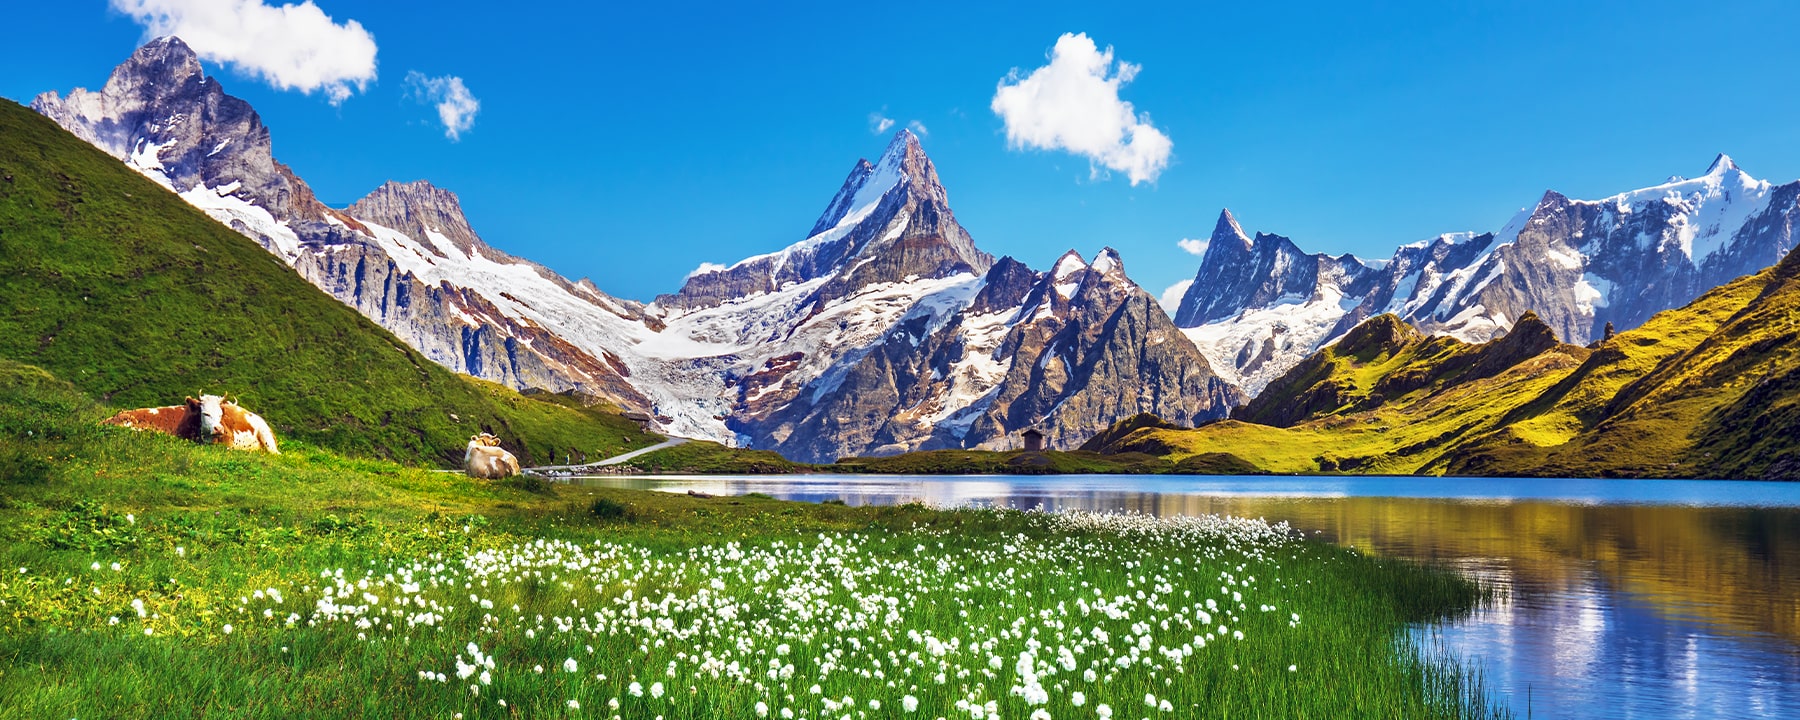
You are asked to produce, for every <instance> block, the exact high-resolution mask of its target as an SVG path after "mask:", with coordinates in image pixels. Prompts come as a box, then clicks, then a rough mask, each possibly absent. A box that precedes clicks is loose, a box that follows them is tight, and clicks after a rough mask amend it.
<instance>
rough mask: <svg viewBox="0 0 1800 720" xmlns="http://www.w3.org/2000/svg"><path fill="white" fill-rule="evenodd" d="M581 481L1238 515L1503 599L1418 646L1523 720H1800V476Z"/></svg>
mask: <svg viewBox="0 0 1800 720" xmlns="http://www.w3.org/2000/svg"><path fill="white" fill-rule="evenodd" d="M581 482H584V483H588V484H595V485H604V486H610V487H631V488H640V489H658V490H670V491H675V492H682V491H686V490H699V491H703V492H708V493H713V494H744V493H750V492H760V493H766V494H769V495H773V496H775V497H779V498H784V499H792V500H806V501H812V502H819V501H823V500H831V499H839V500H843V501H845V502H847V503H850V504H855V505H863V504H893V503H899V502H907V501H914V500H917V501H924V502H927V503H930V504H934V505H976V506H988V505H999V506H1007V507H1019V508H1031V507H1042V508H1045V509H1050V510H1057V509H1086V510H1115V511H1134V512H1145V513H1152V514H1156V515H1176V514H1187V515H1194V514H1203V513H1226V514H1233V515H1242V516H1248V517H1264V518H1267V519H1269V520H1271V521H1283V520H1285V521H1287V522H1288V523H1289V524H1291V525H1293V526H1294V527H1295V528H1298V529H1301V530H1304V531H1306V532H1307V533H1309V534H1313V535H1316V536H1318V537H1321V538H1323V539H1327V540H1331V541H1334V542H1338V543H1342V544H1345V545H1350V546H1353V547H1356V548H1358V549H1360V550H1362V551H1365V552H1371V553H1378V554H1384V555H1394V556H1402V557H1409V558H1414V559H1419V560H1425V561H1429V562H1440V563H1445V564H1447V565H1449V566H1452V567H1455V568H1457V569H1458V570H1460V571H1462V572H1464V573H1466V574H1469V575H1471V576H1473V577H1477V578H1480V579H1481V580H1483V581H1484V582H1487V583H1489V584H1490V585H1491V586H1493V587H1495V588H1496V589H1498V590H1499V591H1500V593H1499V598H1498V599H1497V600H1496V601H1495V602H1494V603H1493V604H1492V605H1490V606H1488V607H1486V608H1484V609H1482V610H1480V611H1477V612H1476V613H1475V614H1474V615H1472V616H1470V617H1467V618H1462V619H1458V620H1456V621H1452V622H1448V623H1443V624H1438V625H1434V626H1430V627H1424V628H1419V629H1418V630H1417V631H1416V632H1415V639H1417V640H1418V641H1419V643H1420V644H1421V645H1423V646H1426V647H1427V648H1428V649H1433V648H1435V649H1441V650H1443V651H1446V652H1449V653H1452V654H1454V655H1456V656H1458V657H1462V658H1465V659H1470V660H1473V661H1475V662H1476V663H1477V664H1479V665H1480V667H1481V668H1482V669H1483V671H1484V672H1485V674H1486V678H1487V682H1488V684H1489V686H1490V687H1492V688H1493V689H1494V691H1495V692H1497V693H1499V694H1500V696H1501V697H1502V698H1503V699H1504V700H1505V701H1506V702H1508V703H1509V704H1510V705H1511V706H1512V707H1513V708H1514V709H1515V710H1516V711H1517V712H1518V715H1519V717H1522V718H1524V717H1530V718H1564V717H1567V718H1733V717H1781V718H1800V483H1787V484H1782V483H1739V482H1690V481H1657V480H1649V481H1645V480H1601V481H1594V480H1544V479H1442V478H1343V477H1323V478H1286V477H1283V478H1168V477H1155V476H1148V477H1147V476H1049V477H1033V476H1020V477H1004V476H975V477H943V476H927V477H905V476H874V477H871V476H818V475H815V476H765V477H758V476H750V477H734V476H708V477H649V478H617V477H607V478H591V479H585V480H582V481H581Z"/></svg>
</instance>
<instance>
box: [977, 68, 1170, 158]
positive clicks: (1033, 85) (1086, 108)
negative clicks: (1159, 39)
mask: <svg viewBox="0 0 1800 720" xmlns="http://www.w3.org/2000/svg"><path fill="white" fill-rule="evenodd" d="M1139 69H1141V68H1140V66H1138V65H1133V64H1131V63H1128V62H1124V61H1119V62H1118V63H1116V64H1115V63H1114V62H1113V51H1112V48H1111V47H1108V48H1106V49H1105V50H1104V51H1102V50H1100V49H1099V48H1098V47H1096V46H1095V45H1094V41H1093V40H1092V39H1090V38H1088V36H1087V34H1086V33H1082V34H1079V35H1074V34H1067V33H1065V34H1064V35H1063V36H1062V37H1060V38H1057V40H1056V46H1055V47H1054V48H1052V49H1051V50H1050V64H1049V65H1045V66H1043V67H1040V68H1038V69H1036V70H1033V71H1031V74H1029V75H1021V73H1020V72H1019V69H1018V68H1013V70H1012V72H1010V73H1007V75H1006V77H1004V78H1002V79H1001V80H1000V84H999V87H998V88H996V89H995V91H994V100H993V103H992V104H991V105H990V106H989V107H991V108H992V109H993V111H994V114H996V115H999V116H1000V119H1001V120H1002V121H1004V122H1005V123H1006V142H1007V145H1008V146H1009V147H1013V148H1034V149H1040V150H1066V151H1068V152H1071V153H1074V154H1076V155H1081V156H1083V157H1086V158H1087V159H1088V161H1089V163H1091V166H1092V171H1093V174H1094V176H1096V177H1098V176H1099V175H1101V173H1102V170H1101V169H1102V168H1105V169H1107V170H1112V171H1117V172H1122V173H1125V175H1126V177H1128V178H1130V179H1131V184H1132V185H1136V184H1138V183H1140V182H1154V181H1155V180H1156V178H1157V176H1158V175H1161V174H1162V171H1163V169H1164V168H1166V167H1168V165H1169V153H1170V151H1171V150H1173V149H1174V147H1175V145H1174V143H1173V142H1172V141H1170V140H1169V136H1168V135H1165V134H1163V132H1162V131H1161V130H1158V129H1156V128H1155V127H1152V126H1151V125H1150V117H1149V116H1148V115H1140V114H1139V113H1138V112H1137V110H1136V109H1135V108H1133V107H1132V106H1131V103H1128V102H1125V101H1124V100H1121V99H1119V88H1121V87H1124V86H1125V84H1126V83H1129V82H1131V79H1132V78H1133V77H1135V76H1136V75H1137V73H1138V70H1139Z"/></svg>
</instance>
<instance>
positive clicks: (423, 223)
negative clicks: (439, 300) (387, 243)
mask: <svg viewBox="0 0 1800 720" xmlns="http://www.w3.org/2000/svg"><path fill="white" fill-rule="evenodd" d="M346 212H348V213H350V214H351V215H352V216H354V217H357V218H359V219H362V220H367V221H370V222H373V223H375V224H378V225H382V226H385V227H388V228H392V229H394V230H399V231H401V232H403V233H406V234H407V235H409V236H411V237H414V238H418V239H420V240H429V241H430V242H431V244H432V245H434V246H435V245H437V244H438V241H437V239H436V238H435V237H432V235H436V236H439V237H443V238H447V239H448V240H449V241H450V244H452V245H454V246H455V247H456V249H457V250H459V251H461V252H462V253H463V254H464V255H469V254H471V253H473V252H474V250H475V249H476V248H480V247H484V244H483V243H482V242H481V240H480V238H478V237H477V236H476V235H475V231H474V229H472V228H471V227H470V226H469V219H468V218H467V217H466V216H464V215H463V210H462V202H461V201H459V200H458V199H457V197H456V193H453V192H450V191H449V190H445V189H443V188H440V187H437V186H436V185H432V184H431V183H430V182H428V181H425V180H415V181H413V182H404V183H403V182H395V181H392V180H389V181H388V182H386V183H385V184H383V185H382V186H381V187H378V188H376V189H375V191H374V192H371V193H369V194H368V195H367V196H364V197H363V198H362V199H361V200H358V201H356V202H355V203H354V204H352V205H351V206H350V207H349V208H347V209H346ZM439 252H447V248H439Z"/></svg>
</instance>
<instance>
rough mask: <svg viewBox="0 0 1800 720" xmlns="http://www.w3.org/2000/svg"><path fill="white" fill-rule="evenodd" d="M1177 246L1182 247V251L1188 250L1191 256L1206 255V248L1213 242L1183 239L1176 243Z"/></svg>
mask: <svg viewBox="0 0 1800 720" xmlns="http://www.w3.org/2000/svg"><path fill="white" fill-rule="evenodd" d="M1175 244H1176V245H1180V246H1181V249H1183V250H1186V251H1187V253H1188V254H1189V255H1205V254H1206V246H1207V245H1211V244H1212V241H1211V240H1195V239H1194V238H1182V239H1180V240H1177V241H1175Z"/></svg>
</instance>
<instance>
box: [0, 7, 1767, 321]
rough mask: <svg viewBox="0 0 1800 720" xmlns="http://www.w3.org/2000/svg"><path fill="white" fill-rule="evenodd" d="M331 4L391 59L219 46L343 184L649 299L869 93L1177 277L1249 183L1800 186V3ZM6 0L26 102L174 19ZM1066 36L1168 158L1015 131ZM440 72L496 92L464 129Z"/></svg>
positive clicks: (1144, 275)
mask: <svg viewBox="0 0 1800 720" xmlns="http://www.w3.org/2000/svg"><path fill="white" fill-rule="evenodd" d="M118 2H119V3H120V6H121V7H129V6H131V5H144V6H151V7H173V8H176V9H177V10H180V11H182V12H202V13H203V12H207V11H208V8H211V7H217V6H220V5H221V4H223V2H222V0H118ZM314 2H315V3H316V4H317V6H318V8H319V9H321V10H322V11H323V12H324V13H325V14H327V15H329V16H330V18H331V20H332V22H333V23H336V24H338V25H342V24H344V23H346V22H348V21H352V20H354V21H355V22H356V23H357V24H359V25H360V27H361V28H362V30H363V32H365V33H366V34H367V35H369V36H371V37H372V40H373V44H374V48H373V51H374V53H375V55H374V65H373V72H374V77H373V78H372V79H369V78H366V77H364V78H362V79H361V81H360V84H358V82H356V81H346V82H343V83H339V86H341V87H342V88H343V89H344V90H343V92H347V97H344V98H342V100H341V102H337V103H335V104H334V103H333V102H332V101H331V98H330V97H329V92H328V89H329V88H328V86H326V85H318V86H316V87H315V88H314V91H313V92H310V93H309V92H303V90H302V89H299V88H301V87H303V84H304V82H303V81H302V82H301V83H300V84H296V81H294V80H293V79H292V78H293V77H294V75H293V73H288V74H286V75H281V74H265V75H263V76H260V77H258V76H253V75H252V74H251V73H250V72H248V71H247V70H246V69H245V68H244V67H242V66H240V65H227V66H224V67H220V66H218V65H213V66H210V67H209V70H210V71H211V72H212V73H213V74H215V75H217V76H219V77H220V78H221V79H222V80H223V81H224V83H225V85H226V89H227V90H228V91H230V92H232V93H233V94H236V95H239V96H241V97H244V98H246V99H248V100H249V101H250V102H251V103H252V104H253V105H255V107H256V108H257V109H258V110H259V111H260V112H261V114H262V116H263V119H264V121H265V122H267V123H268V125H269V126H270V127H271V128H272V131H273V133H274V138H275V152H276V155H277V157H278V158H280V159H281V160H282V161H284V162H286V163H288V164H289V165H292V166H293V167H294V168H295V169H296V170H297V171H298V172H299V174H300V175H301V176H302V177H304V178H305V179H306V180H307V181H308V182H309V183H310V184H311V185H312V186H313V188H314V189H315V190H316V191H317V193H318V195H319V196H320V197H321V198H322V199H324V200H325V201H326V202H328V203H331V204H334V205H344V204H348V203H350V202H352V201H354V200H355V199H356V198H358V197H360V196H361V195H363V194H364V193H366V192H368V191H369V190H371V189H373V188H375V187H376V186H378V185H380V184H381V183H382V182H383V181H385V180H388V179H396V180H411V179H419V178H425V179H429V180H431V181H433V182H434V183H437V184H439V185H441V186H443V187H446V188H449V189H451V190H454V191H456V192H457V193H458V194H459V195H460V196H461V198H462V200H463V204H464V206H465V208H466V210H467V211H468V214H469V216H470V218H471V221H472V222H473V224H474V225H475V228H476V230H477V231H478V232H480V233H481V234H482V235H483V237H484V238H486V239H487V240H488V241H489V242H490V243H492V244H494V245H496V246H498V247H500V248H502V249H505V250H507V251H510V252H513V253H515V254H519V255H523V256H526V257H529V258H532V259H535V260H538V261H540V262H543V263H545V264H547V265H549V266H551V267H552V268H555V269H556V270H558V271H560V272H563V273H565V274H567V275H570V276H572V277H582V276H587V277H591V278H593V279H594V281H595V282H596V283H597V284H599V285H600V287H602V288H604V289H606V290H608V291H610V292H613V293H615V294H618V295H621V296H624V297H633V298H638V299H644V300H648V299H650V298H651V297H653V296H654V295H656V294H658V293H662V292H672V291H674V290H675V289H676V288H678V287H679V285H680V283H681V281H682V279H683V277H684V276H685V275H686V274H687V273H688V271H689V270H691V269H693V268H694V267H695V266H696V265H698V264H699V263H701V262H731V261H734V260H736V259H738V258H741V257H744V256H747V255H752V254H757V253H762V252H768V251H771V250H774V249H777V248H779V247H782V246H785V245H787V244H790V243H792V242H795V241H798V240H800V239H802V236H803V235H804V234H805V232H806V230H807V229H808V228H810V227H811V225H812V223H813V220H814V219H815V218H816V216H817V214H818V213H819V212H820V210H822V209H823V207H824V205H825V203H826V202H827V201H829V200H830V198H831V195H832V193H833V192H834V191H836V189H837V186H838V184H839V183H840V182H841V181H842V180H843V177H844V175H845V174H846V173H847V172H848V171H849V169H850V167H851V165H852V164H853V163H854V162H855V160H856V159H857V158H859V157H868V156H873V155H876V154H878V153H879V152H880V151H881V149H882V148H883V146H884V145H885V143H886V141H887V135H889V134H891V133H892V129H889V130H887V131H885V132H883V133H881V134H879V135H877V134H876V133H875V132H873V130H874V128H873V127H872V123H871V115H872V114H879V115H880V116H883V117H887V118H890V119H892V120H894V121H895V122H896V123H897V125H896V126H904V125H905V124H907V123H908V122H913V121H916V122H918V123H921V124H922V125H923V126H924V127H925V128H926V132H925V133H924V135H923V137H924V145H925V149H926V151H927V152H928V153H929V154H930V155H931V157H932V159H933V160H934V161H935V162H936V164H937V166H938V170H939V173H940V174H941V176H942V178H943V180H944V183H945V185H946V187H948V189H949V191H950V197H951V205H952V207H953V208H954V209H955V211H956V213H957V217H958V219H959V220H960V221H961V222H962V223H963V225H964V226H965V227H967V228H968V229H969V231H970V233H971V234H972V235H973V236H974V237H975V241H976V243H977V244H978V245H980V246H981V247H982V248H984V249H986V250H988V251H989V252H992V253H994V254H996V255H1001V254H1008V255H1013V256H1015V257H1018V258H1020V259H1022V260H1024V261H1025V262H1027V263H1028V264H1030V265H1032V266H1034V267H1038V268H1043V267H1046V266H1048V265H1049V264H1050V263H1051V262H1052V261H1054V259H1055V258H1056V257H1057V256H1058V255H1059V254H1061V253H1062V252H1063V251H1064V250H1066V249H1069V248H1076V249H1079V250H1080V251H1081V252H1082V253H1083V254H1085V255H1089V256H1091V255H1092V254H1093V253H1094V252H1095V251H1097V250H1098V249H1099V248H1100V247H1102V246H1105V245H1111V246H1113V247H1115V248H1118V249H1119V250H1120V252H1121V254H1122V255H1123V257H1124V259H1125V263H1126V267H1127V270H1128V271H1129V272H1130V273H1131V274H1132V276H1133V277H1134V278H1135V279H1137V280H1138V281H1139V282H1140V283H1141V284H1143V285H1144V286H1145V287H1146V288H1148V289H1150V290H1151V291H1152V292H1159V291H1161V290H1162V289H1163V288H1165V287H1167V286H1169V285H1171V284H1173V283H1175V282H1177V281H1179V280H1182V279H1184V278H1187V277H1191V275H1192V274H1193V272H1194V269H1195V268H1196V267H1197V266H1198V264H1199V258H1197V257H1195V256H1193V255H1191V254H1188V253H1187V252H1185V251H1183V250H1182V249H1181V248H1180V247H1179V246H1178V242H1179V241H1180V240H1182V239H1183V238H1204V237H1205V236H1206V235H1207V233H1209V232H1210V230H1211V229H1212V226H1213V223H1214V220H1215V218H1216V216H1217V213H1218V211H1219V209H1220V208H1221V207H1230V208H1231V209H1232V210H1233V212H1234V213H1235V214H1236V215H1237V216H1238V218H1239V220H1240V221H1241V222H1242V223H1243V224H1244V226H1245V228H1246V229H1247V230H1251V231H1266V232H1275V233H1279V234H1283V235H1288V236H1290V237H1293V238H1294V239H1295V241H1296V242H1297V243H1299V245H1300V246H1301V247H1302V248H1305V249H1307V250H1311V251H1329V252H1334V253H1335V252H1354V253H1356V254H1358V255H1364V256H1369V257H1386V256H1387V255H1388V254H1389V253H1390V252H1391V251H1392V249H1393V247H1394V246H1395V245H1398V244H1400V243H1405V242H1410V241H1413V240H1418V239H1421V238H1425V237H1429V236H1431V235H1434V234H1436V233H1439V232H1447V231H1457V230H1492V229H1497V228H1498V227H1499V226H1500V225H1502V224H1503V223H1504V222H1505V221H1506V220H1507V218H1508V217H1510V216H1511V214H1512V213H1514V212H1516V211H1517V210H1518V209H1519V208H1520V207H1523V206H1527V205H1530V204H1532V203H1534V202H1535V201H1536V200H1537V198H1538V197H1539V195H1541V193H1542V192H1543V191H1544V190H1545V189H1549V188H1554V189H1556V190H1559V191H1561V192H1564V193H1565V194H1569V195H1572V196H1575V197H1599V196H1603V195H1609V194H1612V193H1615V192H1620V191H1624V190H1628V189H1632V188H1636V187H1642V186H1646V185H1652V184H1656V183H1658V182H1661V181H1662V180H1663V179H1664V178H1666V177H1667V176H1668V175H1671V174H1684V175H1697V174H1699V173H1700V172H1702V171H1703V170H1705V168H1706V166H1707V164H1708V163H1709V162H1710V161H1711V159H1712V157H1713V155H1714V154H1715V153H1717V152H1720V151H1724V152H1728V153H1730V154H1731V155H1732V156H1733V157H1734V158H1735V159H1736V160H1737V162H1738V164H1739V165H1741V166H1742V167H1744V169H1745V170H1747V171H1749V172H1750V173H1751V174H1753V175H1756V176H1758V177H1763V178H1768V179H1772V180H1775V181H1778V182H1780V181H1787V180H1793V179H1795V178H1800V92H1797V90H1800V88H1797V87H1796V85H1797V84H1800V81H1797V80H1796V78H1797V77H1800V76H1797V75H1796V73H1795V72H1794V68H1796V67H1800V43H1795V42H1793V40H1792V33H1791V30H1792V28H1794V27H1797V26H1800V4H1796V3H1783V2H1774V1H1768V2H1721V3H1693V2H1679V3H1677V2H1629V3H1625V2H1620V3H1613V2H1592V3H1556V2H1547V3H1531V2H1520V3H1504V4H1499V3H1495V4H1491V5H1504V7H1493V6H1490V4H1487V3H1455V2H1441V1H1440V2H1420V3H1399V2H1396V3H1371V4H1365V3H1354V4H1352V3H1288V4H1279V5H1277V4H1272V3H1265V4H1258V7H1249V5H1251V4H1250V3H1224V4H1215V3H1202V2H1181V3H1169V4H1167V5H1166V6H1158V5H1156V4H1152V3H1135V4H1114V3H1096V2H1082V3H1030V4H1020V5H1016V6H1013V7H1006V8H1003V7H989V6H987V4H985V3H969V2H953V3H942V4H939V3H932V2H914V3H905V4H893V3H884V4H870V3H843V2H832V3H817V4H793V3H781V4H777V5H781V7H778V8H777V7H773V6H772V5H771V6H763V5H762V4H757V6H752V7H747V6H746V5H749V4H745V3H682V2H664V3H586V2H583V3H549V2H537V3H527V4H522V5H500V6H495V5H494V4H491V3H464V2H457V1H454V0H445V1H440V2H411V1H408V2H381V3H354V2H347V1H344V0H314ZM1708 5H1714V6H1713V7H1708ZM3 12H4V13H5V15H6V16H7V27H8V29H9V30H10V32H8V33H7V36H8V37H7V42H6V43H3V44H0V95H4V96H5V97H8V98H12V99H14V100H18V101H21V102H28V101H29V100H30V98H31V97H32V96H33V95H35V94H37V93H38V92H40V91H44V90H51V89H56V90H65V91H66V90H68V89H70V88H73V87H76V86H85V87H90V88H97V87H99V86H100V85H101V84H103V83H104V81H105V78H106V75H107V73H108V72H109V71H110V70H111V69H112V67H113V66H114V65H116V64H117V63H118V62H119V61H121V60H123V59H124V58H125V57H126V56H127V55H128V54H129V53H130V52H131V51H132V50H133V49H134V48H135V47H136V46H137V45H138V44H139V43H140V41H141V40H143V39H144V36H145V32H146V29H145V27H144V25H142V24H140V22H139V21H138V20H136V19H134V18H133V17H131V16H129V15H128V14H127V13H125V12H121V11H120V10H118V9H115V8H114V7H111V6H109V3H108V2H107V1H106V0H79V1H77V0H71V1H69V2H60V3H29V4H27V3H15V4H12V6H11V7H9V8H7V9H6V10H5V11H3ZM1066 33H1085V34H1086V35H1087V36H1088V37H1090V38H1091V39H1092V40H1093V41H1095V42H1096V43H1097V45H1098V48H1099V49H1104V48H1106V47H1108V46H1110V47H1111V48H1112V49H1113V53H1114V60H1116V61H1124V62H1127V63H1130V64H1133V65H1135V66H1137V70H1136V72H1135V74H1134V75H1131V76H1130V79H1129V82H1126V83H1123V84H1122V85H1121V86H1119V88H1118V91H1117V93H1118V98H1119V99H1121V100H1123V101H1125V102H1129V103H1131V104H1132V106H1133V109H1134V111H1135V113H1136V115H1135V117H1134V121H1135V122H1141V123H1144V124H1147V125H1148V126H1149V127H1150V128H1152V129H1153V130H1154V131H1155V132H1156V133H1159V134H1161V135H1163V136H1165V137H1166V138H1167V139H1168V141H1169V142H1170V152H1169V153H1168V154H1167V156H1166V158H1165V159H1164V163H1165V164H1164V166H1162V167H1160V169H1159V170H1158V171H1157V172H1155V173H1154V179H1153V180H1150V179H1147V178H1145V177H1140V178H1139V179H1140V182H1137V183H1135V184H1134V183H1133V182H1131V180H1132V178H1131V177H1130V175H1131V173H1129V172H1127V171H1123V170H1120V171H1113V172H1110V173H1105V174H1103V175H1101V176H1098V177H1096V176H1095V175H1094V173H1093V172H1092V168H1093V166H1094V162H1095V161H1093V160H1091V159H1090V158H1089V157H1084V156H1082V155H1079V154H1076V153H1072V152H1068V151H1064V150H1055V149H1049V150H1046V149H1033V148H1031V147H1020V146H1019V143H1009V141H1008V132H1007V124H1006V122H1004V121H1003V120H1002V118H1001V117H1000V116H999V115H997V114H996V112H995V111H994V110H993V109H992V105H993V102H994V98H995V94H996V89H997V87H998V85H999V84H1000V83H1001V82H1002V81H1003V80H1004V79H1006V78H1007V77H1008V73H1009V72H1010V71H1012V70H1013V69H1015V68H1017V69H1018V70H1019V71H1020V73H1021V75H1024V74H1028V73H1030V72H1032V71H1033V70H1034V69H1037V68H1039V67H1042V66H1045V65H1046V64H1047V63H1048V62H1049V61H1048V56H1049V53H1050V51H1051V48H1052V46H1054V45H1056V44H1057V43H1058V39H1059V38H1060V37H1062V36H1063V35H1064V34H1066ZM201 49H202V51H204V50H205V48H201ZM246 52H249V51H246ZM413 71H416V72H419V73H422V74H423V76H426V77H432V78H447V77H451V76H454V77H456V78H460V80H461V81H462V82H463V84H464V87H465V88H466V89H467V90H468V91H469V93H470V94H471V95H472V96H473V97H474V98H475V99H476V100H478V101H479V110H478V111H477V112H476V113H475V114H474V115H473V116H472V121H471V123H470V124H469V125H468V127H467V128H466V129H464V130H462V131H461V132H460V133H459V137H458V139H456V140H455V141H452V140H451V139H450V138H448V137H447V136H446V129H445V126H444V124H443V123H442V122H441V121H440V119H439V116H438V114H437V112H436V111H435V110H434V109H433V108H432V107H431V106H430V105H428V104H426V103H422V102H420V100H419V95H420V93H421V88H420V87H419V86H418V85H416V84H409V83H408V82H407V76H408V73H409V72H413ZM1109 71H1110V72H1113V73H1116V72H1117V71H1118V66H1117V65H1113V66H1110V69H1109ZM294 72H299V71H294ZM277 77H280V78H287V80H286V82H287V84H288V85H290V87H289V88H288V89H280V88H278V87H276V85H277V84H278V83H277V82H276V81H275V80H273V79H271V78H277ZM1045 112H1054V109H1051V110H1047V111H1045ZM1052 119H1054V118H1052ZM1120 167H1123V166H1122V165H1121V166H1120ZM1139 174H1140V175H1142V174H1143V173H1139Z"/></svg>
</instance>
